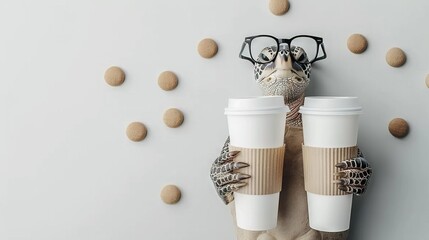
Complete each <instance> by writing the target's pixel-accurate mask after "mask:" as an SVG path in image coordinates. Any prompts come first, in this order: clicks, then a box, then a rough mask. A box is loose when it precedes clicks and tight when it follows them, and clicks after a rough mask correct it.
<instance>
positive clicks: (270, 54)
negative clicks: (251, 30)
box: [250, 36, 277, 63]
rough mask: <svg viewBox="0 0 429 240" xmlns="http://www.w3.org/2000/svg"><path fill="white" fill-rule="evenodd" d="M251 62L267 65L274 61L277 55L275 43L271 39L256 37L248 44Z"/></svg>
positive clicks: (274, 40)
mask: <svg viewBox="0 0 429 240" xmlns="http://www.w3.org/2000/svg"><path fill="white" fill-rule="evenodd" d="M250 46H251V47H250V51H251V54H252V58H253V60H255V61H256V62H258V63H268V62H271V61H273V60H274V58H275V57H276V53H277V41H276V39H274V38H272V37H266V36H261V37H256V38H254V39H252V42H251V43H250Z"/></svg>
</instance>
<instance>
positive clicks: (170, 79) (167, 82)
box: [158, 71, 179, 91]
mask: <svg viewBox="0 0 429 240" xmlns="http://www.w3.org/2000/svg"><path fill="white" fill-rule="evenodd" d="M178 83H179V79H178V78H177V76H176V74H175V73H174V72H171V71H165V72H162V73H161V74H160V75H159V76H158V85H159V87H160V88H161V89H162V90H165V91H171V90H173V89H175V88H176V87H177V85H178Z"/></svg>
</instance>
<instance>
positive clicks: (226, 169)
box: [210, 137, 250, 204]
mask: <svg viewBox="0 0 429 240" xmlns="http://www.w3.org/2000/svg"><path fill="white" fill-rule="evenodd" d="M239 153H240V152H239V151H232V152H230V151H229V137H228V138H227V139H226V141H225V144H224V145H223V148H222V152H221V153H220V156H219V157H217V158H216V160H215V161H214V162H213V164H212V167H211V169H210V178H211V179H212V181H213V184H214V186H215V188H216V191H217V193H218V195H219V197H220V198H221V199H222V200H223V202H224V203H225V204H228V203H230V202H232V201H233V200H234V196H233V192H234V191H237V190H238V189H240V188H241V187H243V186H245V185H246V183H245V182H242V180H244V179H247V178H250V176H249V175H247V174H242V173H234V171H235V170H237V169H240V168H244V167H248V166H249V165H248V164H247V163H242V162H233V161H232V160H233V159H234V158H235V156H237V154H239Z"/></svg>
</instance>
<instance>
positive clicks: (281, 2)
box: [268, 0, 289, 16]
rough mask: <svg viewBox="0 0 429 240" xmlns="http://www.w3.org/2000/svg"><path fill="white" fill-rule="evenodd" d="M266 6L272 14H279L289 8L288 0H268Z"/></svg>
mask: <svg viewBox="0 0 429 240" xmlns="http://www.w3.org/2000/svg"><path fill="white" fill-rule="evenodd" d="M268 7H269V9H270V11H271V13H272V14H274V15H277V16H281V15H283V14H285V13H287V11H288V10H289V1H288V0H270V2H269V4H268Z"/></svg>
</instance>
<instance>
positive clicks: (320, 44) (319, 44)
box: [239, 35, 327, 64]
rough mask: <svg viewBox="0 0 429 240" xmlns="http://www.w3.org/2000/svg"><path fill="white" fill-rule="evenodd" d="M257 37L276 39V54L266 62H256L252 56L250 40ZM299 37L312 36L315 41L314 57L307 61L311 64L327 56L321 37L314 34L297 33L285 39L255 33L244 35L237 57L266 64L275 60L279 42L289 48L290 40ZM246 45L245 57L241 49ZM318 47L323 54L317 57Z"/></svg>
mask: <svg viewBox="0 0 429 240" xmlns="http://www.w3.org/2000/svg"><path fill="white" fill-rule="evenodd" d="M258 37H269V38H272V39H274V40H275V41H276V43H277V51H276V54H275V56H274V58H273V59H272V60H271V61H268V62H258V61H257V60H255V59H253V58H252V40H253V39H255V38H258ZM299 37H308V38H312V39H314V40H315V41H316V43H317V51H316V57H315V58H314V59H313V60H311V61H309V62H308V63H310V64H313V63H314V62H316V61H319V60H322V59H325V58H326V57H327V55H326V51H325V45H324V44H323V38H321V37H316V36H311V35H297V36H294V37H292V38H290V39H287V38H276V37H274V36H271V35H255V36H250V37H246V38H244V42H243V45H242V46H241V51H240V54H239V57H240V58H241V59H245V60H248V61H250V62H251V63H252V64H255V63H258V64H267V63H270V62H273V61H275V59H276V58H277V54H278V53H279V49H280V44H284V43H285V44H287V45H288V46H289V48H290V47H291V45H290V43H291V42H292V40H294V39H296V38H299ZM246 45H248V46H249V54H250V57H247V56H244V55H243V51H244V48H245V47H246ZM320 48H322V52H323V55H322V56H320V57H317V56H318V55H319V49H320ZM304 50H305V49H304ZM290 56H291V59H292V61H297V60H296V59H295V58H294V56H293V55H292V54H290Z"/></svg>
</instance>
